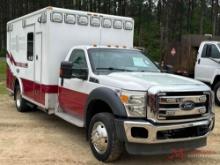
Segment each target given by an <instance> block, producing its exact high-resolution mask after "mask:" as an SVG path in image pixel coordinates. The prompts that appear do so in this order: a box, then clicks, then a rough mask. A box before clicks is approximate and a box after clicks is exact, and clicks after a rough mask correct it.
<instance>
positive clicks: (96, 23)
mask: <svg viewBox="0 0 220 165" xmlns="http://www.w3.org/2000/svg"><path fill="white" fill-rule="evenodd" d="M90 24H91V26H95V27H100V17H97V16H92V17H91V18H90Z"/></svg>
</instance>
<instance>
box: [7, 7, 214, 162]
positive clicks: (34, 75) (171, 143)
mask: <svg viewBox="0 0 220 165" xmlns="http://www.w3.org/2000/svg"><path fill="white" fill-rule="evenodd" d="M133 34H134V21H133V19H132V18H127V17H119V16H112V15H105V14H99V13H90V12H83V11H75V10H67V9H60V8H54V7H47V8H44V9H42V10H39V11H36V12H33V13H31V14H28V15H25V16H23V17H20V18H17V19H15V20H12V21H10V22H8V23H7V50H8V53H7V65H8V69H7V88H8V90H9V91H10V92H11V94H13V96H14V100H15V104H16V107H17V110H18V111H20V112H25V111H27V110H28V109H30V106H31V107H38V108H40V109H41V110H43V111H45V112H47V113H48V114H54V115H56V116H58V117H60V118H62V119H64V120H66V121H68V122H70V123H72V124H74V125H76V126H79V127H85V128H86V132H87V134H86V136H87V138H88V140H89V143H90V147H91V150H92V152H93V154H94V156H95V157H96V158H97V159H98V160H101V161H112V160H116V159H118V158H119V157H120V155H121V154H122V152H123V150H124V149H125V150H126V151H127V152H128V153H130V154H148V155H149V154H163V153H170V152H171V151H172V150H173V149H175V148H181V149H193V148H197V147H201V146H204V145H206V140H207V136H208V135H209V133H210V132H211V131H212V129H213V127H214V110H213V96H212V93H211V90H210V88H209V87H208V86H206V85H205V84H203V83H201V82H199V81H195V80H192V79H188V78H184V77H180V76H175V75H170V74H165V73H160V70H159V69H158V68H157V67H156V66H155V65H154V64H153V63H152V62H151V61H150V60H149V59H148V58H147V57H146V56H145V55H144V54H143V53H142V52H141V51H139V50H136V49H134V48H133Z"/></svg>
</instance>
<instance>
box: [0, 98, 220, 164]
mask: <svg viewBox="0 0 220 165" xmlns="http://www.w3.org/2000/svg"><path fill="white" fill-rule="evenodd" d="M0 112H1V114H0V165H11V164H13V165H17V164H18V165H26V164H27V165H32V164H33V165H35V164H37V165H47V164H48V165H50V164H53V165H56V164H57V165H60V164H62V165H65V164H88V165H93V164H103V163H101V162H99V161H97V160H96V159H95V158H94V157H93V155H92V153H91V151H90V148H89V144H88V142H87V141H86V140H85V132H84V129H81V128H77V127H75V126H73V125H70V124H68V123H67V122H65V121H63V120H61V119H59V118H57V117H55V116H49V115H47V114H45V113H43V112H41V111H32V112H28V113H18V112H17V111H16V109H15V106H14V102H13V100H12V98H11V97H9V96H7V95H0ZM219 119H220V108H218V107H216V127H215V129H214V132H213V133H212V134H211V135H210V137H209V139H208V146H207V147H204V148H201V149H198V150H195V151H193V152H191V153H183V152H181V153H179V154H177V155H176V156H174V157H170V156H172V155H168V156H131V155H128V154H124V155H123V156H122V158H121V160H119V161H117V162H115V163H114V164H126V165H133V164H144V165H147V164H158V165H159V164H163V165H165V164H175V165H176V164H184V165H189V164H190V165H191V164H193V165H197V164H209V165H213V164H220V122H219Z"/></svg>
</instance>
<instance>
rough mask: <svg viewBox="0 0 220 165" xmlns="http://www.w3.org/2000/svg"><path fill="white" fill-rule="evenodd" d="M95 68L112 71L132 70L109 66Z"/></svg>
mask: <svg viewBox="0 0 220 165" xmlns="http://www.w3.org/2000/svg"><path fill="white" fill-rule="evenodd" d="M96 70H112V71H123V72H133V70H129V69H123V68H114V67H109V68H96Z"/></svg>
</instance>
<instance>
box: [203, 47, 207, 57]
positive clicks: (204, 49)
mask: <svg viewBox="0 0 220 165" xmlns="http://www.w3.org/2000/svg"><path fill="white" fill-rule="evenodd" d="M206 50H207V45H204V47H203V50H202V57H206Z"/></svg>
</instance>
